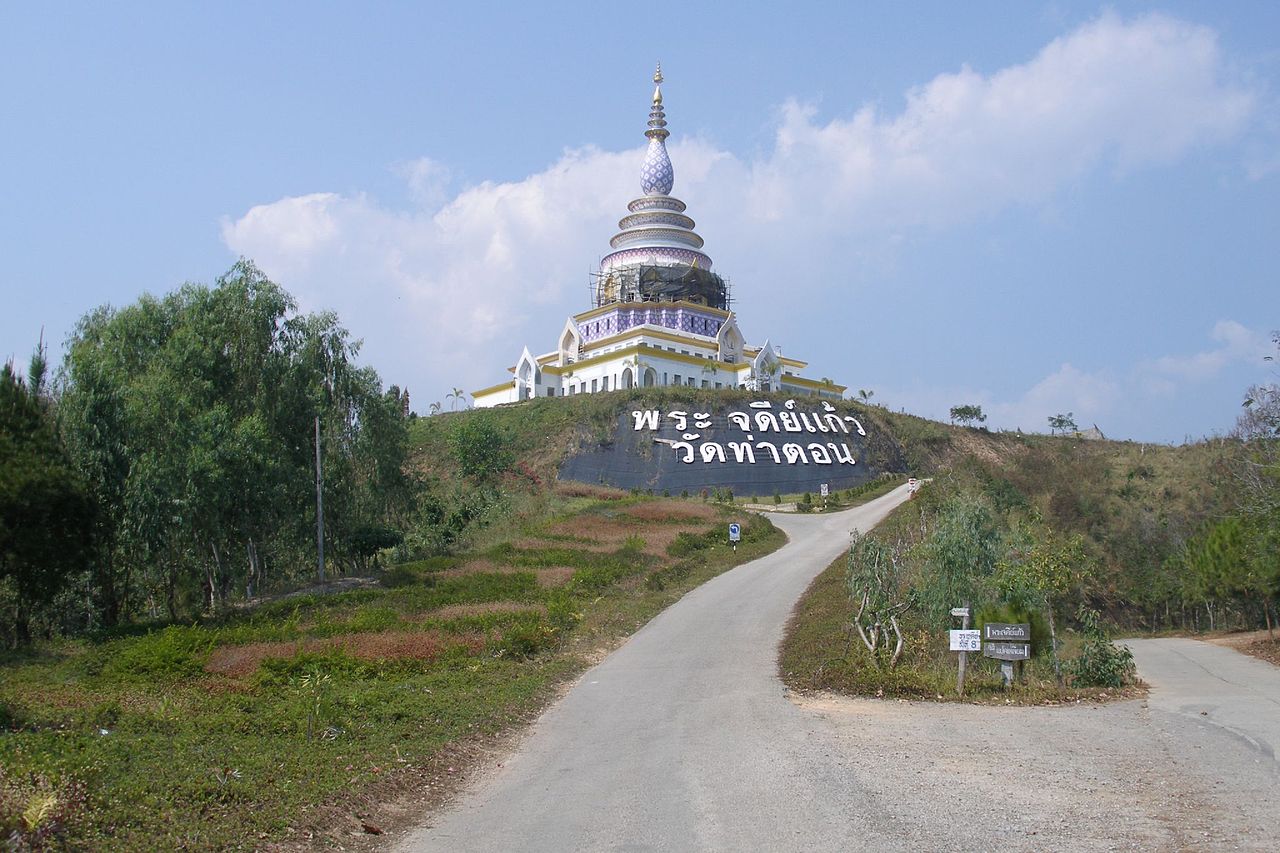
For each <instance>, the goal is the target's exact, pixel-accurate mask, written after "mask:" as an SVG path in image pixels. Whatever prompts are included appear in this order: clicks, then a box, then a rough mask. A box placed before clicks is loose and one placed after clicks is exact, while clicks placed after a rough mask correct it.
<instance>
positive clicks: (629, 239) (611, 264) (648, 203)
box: [600, 65, 711, 274]
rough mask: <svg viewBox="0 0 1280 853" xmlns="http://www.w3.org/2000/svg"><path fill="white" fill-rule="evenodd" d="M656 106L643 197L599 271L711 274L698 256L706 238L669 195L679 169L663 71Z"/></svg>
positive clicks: (659, 73)
mask: <svg viewBox="0 0 1280 853" xmlns="http://www.w3.org/2000/svg"><path fill="white" fill-rule="evenodd" d="M653 82H654V84H655V85H654V89H653V107H652V109H651V110H650V112H649V129H648V130H646V131H645V133H644V135H645V136H647V137H648V138H649V150H648V151H647V152H646V153H645V158H644V164H643V165H642V166H641V168H640V189H641V190H643V191H644V195H643V196H642V197H641V198H638V199H635V200H634V201H632V202H631V203H630V204H628V205H627V210H628V211H630V213H629V215H627V216H624V217H623V218H622V219H621V220H619V222H618V228H620V229H621V230H620V231H619V232H618V233H617V234H616V235H615V236H614V238H613V239H612V240H610V241H609V245H610V246H611V247H612V248H613V250H614V251H613V252H611V253H610V254H608V255H606V256H605V257H604V259H603V260H602V261H601V262H600V272H601V273H602V274H606V273H608V272H610V271H611V270H615V269H620V268H623V267H632V266H637V265H648V266H694V267H700V268H701V269H704V270H710V269H711V258H709V257H707V256H706V255H705V254H703V253H702V252H700V251H699V249H701V248H702V245H703V243H702V238H701V237H699V236H698V235H697V234H696V233H695V232H694V230H693V227H694V224H695V223H694V221H693V220H692V219H690V218H689V217H688V216H685V215H684V211H685V203H684V202H683V201H681V200H680V199H678V198H674V197H673V196H671V195H670V193H671V189H672V187H674V186H675V169H673V168H672V166H671V158H670V156H668V155H667V145H666V139H667V137H668V136H669V135H670V132H669V131H668V130H667V119H666V113H665V112H663V109H662V66H661V65H659V66H658V70H657V72H656V73H655V74H654V75H653Z"/></svg>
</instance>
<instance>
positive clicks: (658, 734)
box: [398, 487, 1280, 851]
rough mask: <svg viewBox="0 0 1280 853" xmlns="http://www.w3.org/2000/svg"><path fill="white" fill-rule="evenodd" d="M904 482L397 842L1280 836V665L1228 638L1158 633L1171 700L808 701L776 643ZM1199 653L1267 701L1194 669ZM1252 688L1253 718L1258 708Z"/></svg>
mask: <svg viewBox="0 0 1280 853" xmlns="http://www.w3.org/2000/svg"><path fill="white" fill-rule="evenodd" d="M905 497H906V493H905V487H904V489H899V490H897V491H895V492H893V493H891V494H889V495H886V496H885V497H883V498H880V499H878V500H876V501H873V502H871V503H869V504H867V505H865V506H863V507H858V508H855V509H852V510H848V511H845V512H843V513H839V514H832V515H818V516H789V515H784V516H773V520H774V523H775V524H777V525H778V526H779V527H781V528H782V529H783V530H785V531H786V532H787V534H788V536H789V538H790V542H789V543H788V544H787V545H786V546H784V547H783V548H781V549H779V550H778V551H777V552H775V553H774V554H772V555H770V556H768V557H765V558H762V559H760V560H756V561H754V562H752V563H750V564H747V565H744V566H741V567H739V568H737V569H735V570H733V571H732V572H729V573H726V574H724V575H721V576H720V577H718V578H716V579H715V580H713V581H711V582H709V583H707V584H705V585H704V586H702V587H700V588H699V589H697V590H694V591H693V592H691V593H689V594H688V595H687V596H685V597H684V598H683V599H681V600H680V601H679V602H678V603H677V604H675V605H674V606H672V607H671V608H669V609H668V610H667V611H665V612H664V613H663V614H661V615H660V616H658V617H657V618H656V619H654V620H653V621H652V622H650V623H649V624H648V625H647V626H645V627H644V628H643V629H642V630H641V631H639V632H637V633H636V635H635V636H634V637H632V638H631V640H630V641H628V642H627V643H626V644H625V645H624V646H623V647H622V648H620V649H619V650H618V651H616V652H615V653H614V654H612V655H610V656H609V657H608V658H607V659H606V660H605V661H603V662H602V663H601V664H599V665H598V666H596V667H594V668H593V669H591V670H589V671H588V672H587V673H585V674H584V675H583V677H582V678H581V680H580V681H579V682H578V683H577V684H576V685H575V686H574V688H573V689H572V690H571V691H570V692H569V693H568V694H567V695H566V696H565V697H564V698H563V699H562V700H561V701H560V702H558V703H556V705H554V706H553V707H552V708H551V709H550V710H548V711H547V713H546V714H544V715H543V717H542V718H541V719H540V720H539V721H538V723H537V724H535V726H534V727H533V729H532V731H531V732H530V733H529V735H528V736H527V737H526V738H525V739H524V741H523V743H521V745H520V746H519V747H518V748H517V749H516V750H515V752H514V753H513V754H512V755H510V756H508V757H507V759H506V760H505V761H504V762H503V764H502V765H501V766H499V767H495V768H493V769H492V770H491V771H490V772H488V773H486V774H484V775H483V776H482V778H481V779H480V781H479V782H478V783H477V784H475V785H474V786H473V787H472V788H471V789H469V790H468V791H466V792H465V793H464V794H463V795H462V796H461V798H460V799H459V801H458V802H456V803H455V804H453V805H452V806H451V807H450V808H449V809H447V810H446V811H445V812H443V813H442V814H440V815H438V816H436V817H435V818H434V819H432V821H431V823H430V825H428V826H424V827H422V828H420V829H418V830H416V831H415V832H413V833H412V834H410V835H409V836H407V837H405V838H403V839H401V841H400V844H399V845H398V849H401V850H406V851H408V850H414V851H416V850H449V851H469V850H484V851H516V850H548V851H550V850H555V851H562V850H617V851H641V850H850V849H870V850H966V851H970V850H989V849H996V848H999V849H1001V850H1044V849H1063V850H1067V849H1069V850H1126V849H1140V850H1192V849H1195V850H1199V849H1222V850H1233V849H1258V850H1261V849H1268V850H1270V849H1277V846H1280V845H1277V843H1276V837H1275V832H1276V827H1277V826H1280V817H1277V815H1280V765H1277V763H1276V760H1275V756H1274V753H1273V752H1272V751H1271V746H1272V745H1273V744H1274V743H1275V742H1276V737H1277V733H1276V731H1275V727H1276V725H1277V723H1276V720H1277V719H1280V707H1277V706H1276V704H1275V702H1276V701H1277V698H1280V670H1276V669H1275V668H1273V667H1269V666H1268V665H1267V664H1260V662H1257V661H1253V660H1252V659H1249V658H1246V657H1245V656H1243V655H1240V654H1238V653H1236V652H1232V651H1230V650H1228V649H1222V648H1217V647H1209V646H1205V644H1200V643H1194V642H1193V641H1168V640H1152V641H1142V642H1135V643H1134V644H1133V645H1134V650H1135V654H1136V655H1137V658H1138V662H1139V665H1140V667H1141V671H1142V673H1143V675H1144V676H1145V677H1146V678H1147V680H1148V681H1150V682H1151V683H1152V685H1153V689H1152V692H1151V695H1150V698H1149V699H1147V700H1133V701H1125V702H1119V703H1115V704H1111V705H1105V706H1094V705H1079V706H1071V707H1065V708H1062V707H1058V708H1014V707H1009V708H993V707H990V706H973V705H955V704H932V703H908V702H883V701H874V700H856V699H848V698H839V697H817V698H813V697H806V698H797V697H791V696H789V695H788V694H787V691H786V690H785V688H784V687H783V685H782V683H781V682H780V681H779V680H778V679H777V675H776V653H777V643H778V640H779V638H780V636H781V633H782V628H783V625H784V623H785V621H786V618H787V616H788V615H789V613H790V610H791V608H792V606H793V604H794V602H795V601H796V599H797V598H798V597H799V595H800V594H801V593H802V592H803V590H804V588H805V587H806V585H807V584H808V583H809V581H810V580H811V579H812V578H813V577H814V576H815V575H816V574H817V573H818V572H820V571H821V570H822V569H823V568H824V567H825V566H827V565H828V564H829V563H830V562H831V560H832V559H834V558H835V556H836V555H837V554H839V553H840V552H841V551H842V550H843V549H844V548H845V547H846V544H847V540H848V532H849V530H851V529H853V528H854V527H857V528H860V529H864V530H865V529H869V528H870V527H871V526H873V525H874V524H875V523H877V522H878V521H879V520H880V519H881V518H883V517H884V515H885V514H887V513H888V511H889V510H890V509H892V507H893V506H896V505H897V504H898V503H900V502H901V501H902V500H904V499H905ZM1183 642H1187V643H1191V646H1192V647H1193V649H1194V651H1191V650H1188V649H1186V648H1181V647H1179V646H1177V645H1176V644H1179V643H1183ZM1171 644H1173V645H1171ZM1201 647H1204V648H1206V649H1210V650H1211V651H1210V652H1209V653H1208V654H1210V655H1211V657H1204V658H1201V657H1199V655H1201V654H1202V649H1201ZM1167 649H1172V651H1166V650H1167ZM1178 655H1182V656H1183V660H1182V661H1181V662H1179V659H1178V657H1177V656H1178ZM1218 655H1222V656H1225V657H1222V658H1218V657H1217V656H1218ZM1188 657H1189V658H1191V659H1193V660H1198V661H1200V662H1199V663H1198V664H1197V665H1196V666H1195V667H1190V668H1198V669H1199V671H1200V672H1201V673H1202V675H1204V676H1206V677H1209V678H1211V679H1212V678H1217V679H1218V680H1219V681H1223V680H1224V679H1225V681H1223V683H1230V684H1233V685H1235V687H1234V688H1232V689H1234V690H1236V691H1238V692H1240V693H1241V695H1242V696H1244V697H1245V698H1243V699H1237V698H1236V697H1235V695H1234V694H1232V693H1230V692H1229V691H1228V690H1227V689H1226V688H1224V687H1222V686H1221V685H1216V686H1209V687H1206V686H1204V683H1203V682H1202V681H1201V680H1198V679H1190V680H1189V681H1188V682H1187V683H1185V684H1184V683H1182V681H1181V679H1183V677H1184V673H1185V672H1186V671H1187V670H1188V668H1189V666H1188V664H1187V660H1186V659H1187V658H1188ZM1237 659H1238V660H1237ZM1224 661H1225V662H1224ZM1240 662H1244V663H1243V664H1241V663H1240ZM1253 664H1260V666H1262V667H1265V670H1257V669H1256V668H1255V667H1254V666H1253ZM1234 665H1242V666H1243V669H1242V670H1240V671H1239V672H1237V671H1235V670H1234V669H1232V667H1233V666H1234ZM1257 683H1267V684H1269V685H1270V686H1269V687H1266V688H1259V689H1256V690H1255V689H1253V687H1252V685H1254V684H1257ZM1267 691H1272V692H1267ZM1255 694H1256V695H1255ZM1267 697H1270V698H1267ZM1207 698H1216V699H1217V700H1218V701H1216V702H1214V703H1209V702H1208V701H1207ZM1246 699H1247V701H1248V702H1252V703H1255V704H1254V706H1253V707H1254V710H1252V711H1249V710H1239V709H1238V707H1237V706H1238V705H1241V704H1242V703H1244V702H1245V701H1246ZM1268 702H1270V703H1272V704H1271V705H1268V704H1267V703H1268ZM1201 711H1205V713H1203V714H1202V713H1201ZM1259 715H1261V717H1262V719H1261V720H1259V719H1258V718H1259ZM1251 721H1252V722H1251Z"/></svg>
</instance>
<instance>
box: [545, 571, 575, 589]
mask: <svg viewBox="0 0 1280 853" xmlns="http://www.w3.org/2000/svg"><path fill="white" fill-rule="evenodd" d="M575 571H576V569H574V568H573V567H572V566H548V567H547V568H542V569H537V570H536V572H535V574H537V576H538V586H540V587H543V588H551V587H556V586H564V585H565V584H567V583H568V582H569V581H570V580H572V579H573V573H574V572H575Z"/></svg>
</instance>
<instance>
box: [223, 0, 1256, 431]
mask: <svg viewBox="0 0 1280 853" xmlns="http://www.w3.org/2000/svg"><path fill="white" fill-rule="evenodd" d="M1222 77H1223V63H1222V61H1221V59H1220V57H1219V55H1218V50H1217V45H1216V41H1215V37H1214V34H1213V33H1212V32H1211V31H1209V30H1207V29H1205V28H1202V27H1198V26H1193V25H1190V24H1187V23H1184V22H1181V21H1178V20H1175V19H1172V18H1168V17H1164V16H1159V15H1151V16H1146V17H1142V18H1138V19H1135V20H1132V21H1124V20H1122V19H1120V18H1119V17H1118V16H1116V15H1114V14H1105V15H1103V16H1102V17H1100V18H1099V19H1097V20H1095V21H1093V22H1091V23H1089V24H1087V25H1085V26H1083V27H1080V28H1079V29H1077V30H1075V31H1073V32H1071V33H1070V34H1068V35H1065V36H1063V37H1061V38H1059V39H1056V40H1055V41H1053V42H1051V43H1050V44H1049V45H1047V46H1046V47H1045V48H1044V49H1043V50H1041V51H1040V52H1039V53H1038V54H1037V55H1036V56H1035V57H1034V58H1032V59H1031V60H1029V61H1028V62H1026V63H1024V64H1021V65H1016V66H1012V67H1009V68H1005V69H1003V70H999V71H996V72H995V73H992V74H982V73H979V72H977V71H974V70H973V69H970V68H967V67H966V68H962V69H960V70H959V71H956V72H953V73H946V74H940V75H938V76H937V77H935V78H934V79H933V80H931V81H929V82H928V83H926V84H924V85H922V86H919V87H917V88H915V89H912V90H911V91H910V92H908V93H907V94H906V100H905V105H904V106H903V108H902V109H901V111H900V112H898V113H897V114H894V115H887V114H884V113H883V112H882V111H881V110H878V109H876V108H874V107H870V106H867V107H863V108H861V109H858V110H856V111H854V112H852V114H851V115H850V116H848V117H837V118H833V119H830V120H826V121H824V120H822V119H821V118H820V117H819V115H818V113H817V111H816V110H815V109H814V108H813V107H811V106H807V105H804V104H802V103H800V102H789V103H787V104H785V105H784V106H783V107H782V108H781V109H780V112H779V117H778V128H777V132H776V137H775V142H774V146H773V148H772V150H769V151H767V152H765V153H763V154H762V155H761V156H759V157H758V158H755V159H751V160H744V159H742V158H739V157H738V156H736V155H734V154H732V153H729V152H726V151H724V150H720V149H717V148H716V147H714V146H712V145H710V144H708V143H706V142H703V141H700V140H686V141H683V142H680V143H677V144H673V145H672V159H673V160H674V162H675V165H676V170H677V186H676V193H677V195H681V196H682V197H684V198H686V199H687V200H689V201H690V202H691V210H690V213H691V214H692V215H693V216H694V217H695V218H697V219H699V220H700V222H701V225H700V229H699V230H700V231H701V232H702V233H703V235H704V236H706V237H708V250H709V252H710V253H711V255H712V257H720V258H722V259H723V258H731V259H732V266H734V267H737V268H740V269H749V270H751V279H752V280H753V283H748V284H747V286H748V287H755V288H759V289H760V291H759V292H763V291H764V289H765V288H768V287H770V286H772V285H770V284H769V283H770V282H787V284H788V287H790V288H792V289H793V290H794V291H795V292H796V293H797V295H799V294H807V295H814V294H816V293H817V292H818V291H819V290H820V289H821V288H823V287H826V286H827V285H826V284H825V282H828V281H830V280H831V277H830V276H819V275H799V274H797V272H796V266H797V264H808V265H809V267H810V269H811V270H814V271H817V270H822V269H829V268H832V267H833V266H836V265H838V264H840V263H841V262H842V259H847V258H848V256H849V253H850V252H855V253H856V252H874V251H877V248H876V247H877V246H883V245H889V244H892V243H895V242H897V241H899V240H901V235H902V233H904V232H909V231H910V230H911V229H914V228H921V227H926V228H934V227H941V226H945V225H947V224H949V223H953V222H958V221H963V220H965V219H968V218H972V217H974V216H976V215H982V214H985V213H989V212H994V211H997V210H1000V209H1003V208H1006V207H1008V206H1010V205H1021V204H1034V203H1039V202H1042V201H1044V200H1046V199H1047V198H1049V197H1051V196H1052V194H1053V193H1054V192H1055V191H1057V190H1058V189H1060V188H1061V187H1063V186H1064V185H1065V184H1068V183H1069V182H1071V181H1073V180H1075V179H1076V178H1078V177H1079V176H1081V175H1082V174H1084V173H1086V172H1089V171H1091V170H1097V169H1099V168H1100V167H1101V168H1113V169H1119V170H1132V169H1137V168H1140V167H1145V166H1150V165H1158V164H1162V163H1167V162H1169V161H1171V160H1174V159H1176V158H1178V157H1180V156H1182V155H1184V154H1185V153H1186V152H1187V151H1188V150H1190V149H1192V148H1193V147H1195V146H1198V145H1202V144H1207V143H1212V142H1214V141H1217V140H1221V139H1224V138H1228V137H1231V136H1233V135H1235V134H1238V133H1239V132H1240V131H1241V129H1242V128H1243V126H1244V125H1245V123H1246V122H1247V121H1248V120H1249V118H1250V116H1251V113H1252V111H1253V109H1254V97H1253V95H1252V94H1251V93H1250V92H1249V91H1247V90H1245V89H1243V88H1240V87H1238V86H1235V85H1233V84H1230V83H1227V82H1224V81H1223V79H1222ZM673 119H674V121H675V123H676V129H677V130H678V128H679V117H678V112H677V113H675V114H673ZM640 152H641V149H640V148H636V149H634V150H631V151H626V152H605V151H600V150H597V149H594V148H586V149H581V150H575V151H569V152H567V153H565V154H564V155H563V156H562V157H561V158H560V160H559V161H557V162H556V163H555V164H553V165H552V166H550V167H549V168H548V169H546V170H545V171H542V172H540V173H537V174H534V175H531V176H529V177H528V178H525V179H524V180H522V181H517V182H510V183H490V182H485V183H482V184H479V185H477V186H473V187H469V188H467V189H464V190H462V191H461V192H458V193H457V194H456V195H454V196H453V197H452V198H449V197H448V186H449V181H450V171H449V169H448V167H447V166H446V165H444V164H440V163H438V162H436V161H433V160H430V159H429V158H424V159H421V160H418V161H415V162H413V163H410V164H407V165H404V166H402V167H400V169H399V171H400V174H401V175H402V176H403V177H404V179H405V180H406V182H407V184H408V186H409V188H410V190H411V192H412V193H413V195H414V198H415V201H416V202H417V207H416V208H415V209H413V210H397V209H391V208H388V207H386V206H384V205H381V204H379V203H378V201H377V200H376V199H373V198H370V197H368V196H365V195H359V194H356V195H340V194H334V193H314V194H310V195H303V196H297V197H290V198H284V199H281V200H279V201H276V202H273V203H271V204H266V205H260V206H257V207H254V208H252V209H251V210H249V211H248V212H246V213H244V214H243V215H242V216H240V217H239V218H236V219H234V220H230V219H229V220H227V221H225V222H224V223H223V239H224V242H225V243H226V245H227V246H228V247H229V248H230V249H231V250H232V251H233V252H235V253H237V254H243V255H246V256H249V257H252V258H254V259H255V260H256V261H257V262H258V263H259V264H260V265H261V266H262V267H263V269H264V270H266V272H267V273H268V274H269V275H271V276H273V277H274V278H276V279H277V280H279V281H280V282H281V283H282V284H283V285H284V286H285V287H286V288H288V289H289V290H290V291H291V292H293V293H295V294H296V295H297V296H298V297H299V299H300V301H301V302H302V303H303V304H304V305H305V306H309V307H326V308H332V309H334V310H336V311H338V313H339V315H340V316H341V317H342V318H343V320H344V322H346V323H347V325H348V326H349V327H351V328H352V330H353V331H354V332H355V333H356V334H357V335H359V336H363V337H364V338H365V339H366V342H367V344H366V350H365V354H366V357H367V358H369V360H370V361H372V362H373V363H374V364H376V365H377V366H378V367H379V368H380V369H381V371H382V373H383V374H384V376H385V377H386V378H387V380H388V381H398V382H400V383H402V384H408V385H409V386H410V387H411V388H415V389H419V390H424V391H427V392H428V393H434V392H435V390H438V389H444V388H447V387H449V386H451V385H454V384H465V385H466V386H467V387H472V388H474V387H479V386H482V385H488V384H491V383H492V382H496V381H499V380H500V379H501V378H503V376H504V375H505V374H504V372H503V371H504V368H505V367H506V366H507V365H508V364H510V363H512V362H513V360H514V358H515V355H516V353H518V352H519V349H520V347H521V346H522V345H523V344H525V343H527V344H529V345H530V347H531V349H534V350H543V349H548V348H550V346H551V343H552V339H553V337H554V334H555V331H556V329H558V328H559V325H560V323H561V322H562V321H563V317H564V315H565V314H568V313H571V312H573V311H577V310H581V309H582V308H583V307H585V306H586V305H587V304H588V301H587V293H588V291H587V285H588V282H589V278H588V275H589V271H590V268H591V266H592V264H593V263H594V262H595V261H596V260H597V259H598V258H599V257H600V256H601V255H602V254H604V252H606V251H607V247H608V242H607V241H608V239H609V237H610V236H611V235H612V233H613V231H614V225H615V222H616V220H617V219H618V218H619V217H620V216H621V215H622V214H623V213H624V212H625V207H624V205H625V203H626V201H627V200H628V199H630V198H631V197H633V196H634V195H635V194H636V191H637V189H638V187H637V186H636V184H637V183H638V177H637V175H638V164H639V162H640V159H641V153H640ZM859 240H861V241H862V243H861V244H859V242H858V241H859ZM779 247H784V248H785V251H779ZM753 295H754V294H751V293H750V291H747V290H744V289H743V288H741V287H740V289H739V291H738V296H739V299H740V300H741V299H743V298H744V297H745V298H747V299H750V298H751V297H752V296H753ZM824 295H829V296H833V297H835V298H837V299H838V298H839V296H840V295H841V294H824ZM1210 360H1211V359H1210ZM1210 367H1211V365H1205V366H1204V367H1203V368H1196V367H1195V366H1186V365H1184V366H1183V368H1182V369H1183V371H1184V372H1185V371H1187V370H1192V371H1194V370H1196V369H1210ZM1154 369H1155V370H1157V372H1161V371H1162V372H1163V373H1164V374H1168V375H1173V374H1177V373H1178V367H1177V366H1176V365H1172V364H1171V365H1168V366H1165V367H1160V366H1157V367H1156V368H1154ZM1046 383H1047V384H1046ZM1041 384H1042V385H1044V387H1043V388H1040V386H1037V388H1038V389H1039V390H1036V389H1032V392H1029V397H1028V400H1027V401H1026V407H1027V409H1026V410H1029V408H1030V407H1032V406H1033V405H1039V404H1040V403H1041V402H1044V403H1047V402H1048V400H1049V399H1051V398H1052V399H1059V398H1061V399H1064V400H1067V401H1068V402H1067V403H1065V404H1062V405H1065V407H1066V408H1067V409H1070V408H1071V405H1073V401H1075V400H1079V401H1080V403H1079V404H1078V405H1079V407H1080V408H1081V409H1085V408H1088V406H1087V405H1085V403H1086V402H1088V401H1090V400H1100V401H1105V400H1107V399H1110V396H1109V395H1111V394H1112V393H1113V391H1111V390H1109V386H1108V384H1107V380H1105V379H1104V378H1098V377H1092V378H1091V377H1090V375H1089V374H1086V373H1081V372H1080V371H1077V370H1076V369H1075V368H1073V367H1071V366H1070V365H1063V367H1062V368H1061V369H1060V370H1059V371H1058V372H1057V373H1055V374H1054V376H1052V377H1049V378H1047V379H1046V380H1045V381H1044V383H1041ZM1010 405H1013V404H1010ZM421 407H425V403H422V404H421V405H420V408H421ZM1015 413H1016V410H1015V409H1010V411H1009V415H1010V416H1011V417H1012V416H1013V415H1014V414H1015ZM1042 418H1043V415H1041V419H1042Z"/></svg>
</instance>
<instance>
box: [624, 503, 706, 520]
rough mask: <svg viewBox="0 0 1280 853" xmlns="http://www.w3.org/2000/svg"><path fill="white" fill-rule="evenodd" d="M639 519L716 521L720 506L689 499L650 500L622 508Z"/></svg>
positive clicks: (625, 512) (627, 513)
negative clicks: (693, 501)
mask: <svg viewBox="0 0 1280 853" xmlns="http://www.w3.org/2000/svg"><path fill="white" fill-rule="evenodd" d="M621 511H622V512H623V513H624V514H626V515H629V516H631V517H632V518H634V519H636V520H638V521H645V522H655V521H656V522H681V521H704V522H705V521H714V520H715V519H717V518H719V516H720V509H719V507H717V506H715V505H713V504H705V503H692V502H687V501H650V502H646V503H639V504H634V505H633V506H629V507H626V508H624V509H623V510H621Z"/></svg>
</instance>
